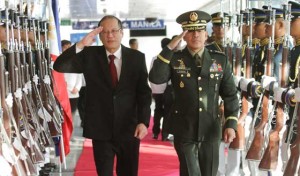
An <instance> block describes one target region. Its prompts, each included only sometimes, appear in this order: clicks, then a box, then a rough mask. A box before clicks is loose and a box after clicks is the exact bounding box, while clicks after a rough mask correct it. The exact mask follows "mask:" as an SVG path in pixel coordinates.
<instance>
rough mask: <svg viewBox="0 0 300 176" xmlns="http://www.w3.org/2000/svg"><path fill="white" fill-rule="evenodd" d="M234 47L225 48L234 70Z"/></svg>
mask: <svg viewBox="0 0 300 176" xmlns="http://www.w3.org/2000/svg"><path fill="white" fill-rule="evenodd" d="M232 48H233V47H232V46H231V45H229V44H228V45H227V46H226V48H225V54H226V55H227V57H228V61H229V63H230V66H231V68H233V51H232Z"/></svg>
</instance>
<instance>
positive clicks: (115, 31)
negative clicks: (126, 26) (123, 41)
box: [101, 28, 121, 35]
mask: <svg viewBox="0 0 300 176" xmlns="http://www.w3.org/2000/svg"><path fill="white" fill-rule="evenodd" d="M120 30H121V28H120V29H113V30H111V31H102V32H101V34H103V35H108V34H112V35H116V34H117V33H118V32H120Z"/></svg>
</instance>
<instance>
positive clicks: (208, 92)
mask: <svg viewBox="0 0 300 176" xmlns="http://www.w3.org/2000/svg"><path fill="white" fill-rule="evenodd" d="M210 20H211V16H210V15H209V14H207V13H206V12H203V11H189V12H186V13H184V14H182V15H180V16H179V17H178V18H177V19H176V21H177V23H179V24H181V25H182V29H183V32H182V33H181V34H180V35H178V36H177V37H175V38H174V39H173V40H172V41H171V42H170V43H169V44H168V45H167V46H166V47H165V48H164V49H163V50H162V51H161V52H160V54H159V55H158V59H156V60H155V61H154V63H153V67H152V69H151V70H150V75H149V79H150V81H151V82H153V83H156V84H161V83H165V82H167V81H169V80H171V81H172V86H173V89H174V94H175V99H174V104H173V109H172V111H171V131H172V133H173V135H174V146H175V149H176V152H177V155H178V158H179V161H180V176H199V175H202V176H214V175H216V173H217V169H218V158H219V156H218V155H219V144H220V141H221V137H222V129H221V121H220V117H219V116H218V100H219V96H221V97H222V99H223V100H224V109H225V110H224V114H225V118H226V122H225V130H224V133H223V139H224V141H225V142H226V143H229V142H231V141H232V140H233V139H234V138H235V133H236V132H235V130H236V126H237V115H238V110H239V103H238V98H237V89H236V86H235V84H234V80H233V75H232V72H231V69H230V64H229V62H228V60H227V59H226V56H225V55H224V54H223V53H221V52H218V51H211V50H208V49H206V48H205V42H206V39H207V36H208V34H207V31H206V24H207V23H208V22H209V21H210ZM181 39H183V40H185V41H186V43H187V45H186V47H185V48H184V49H182V50H180V51H177V52H174V51H172V50H173V49H174V48H175V46H176V45H177V44H178V42H179V41H180V40H181Z"/></svg>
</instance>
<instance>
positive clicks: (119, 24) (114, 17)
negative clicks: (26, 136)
mask: <svg viewBox="0 0 300 176" xmlns="http://www.w3.org/2000/svg"><path fill="white" fill-rule="evenodd" d="M106 19H116V20H117V21H118V26H119V27H120V29H123V25H122V22H121V20H120V19H119V18H117V17H116V16H113V15H106V16H104V17H103V18H102V19H101V20H100V21H99V23H98V27H99V26H100V25H101V23H102V21H104V20H106Z"/></svg>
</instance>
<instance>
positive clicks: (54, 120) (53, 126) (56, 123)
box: [32, 20, 61, 136]
mask: <svg viewBox="0 0 300 176" xmlns="http://www.w3.org/2000/svg"><path fill="white" fill-rule="evenodd" d="M32 24H33V25H34V26H33V29H34V30H35V25H37V26H36V29H37V32H38V37H39V36H40V35H39V31H40V28H39V23H38V21H37V20H34V21H33V23H32ZM34 33H35V31H34ZM35 45H36V48H35V57H36V61H37V66H38V67H37V68H38V75H39V78H40V82H41V84H40V92H41V98H42V101H43V107H44V109H45V110H44V111H47V112H48V113H49V114H50V117H51V121H49V122H48V125H49V129H50V132H51V136H59V135H60V134H61V126H60V124H61V121H60V119H59V118H60V117H59V115H58V114H57V111H56V110H55V108H56V107H55V106H53V104H51V103H52V101H51V100H52V98H51V96H50V95H51V92H49V91H48V89H47V85H48V84H47V83H46V82H45V80H44V78H45V69H44V67H43V57H42V52H41V48H40V44H39V43H38V41H37V40H36V38H35ZM49 99H50V100H49Z"/></svg>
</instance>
